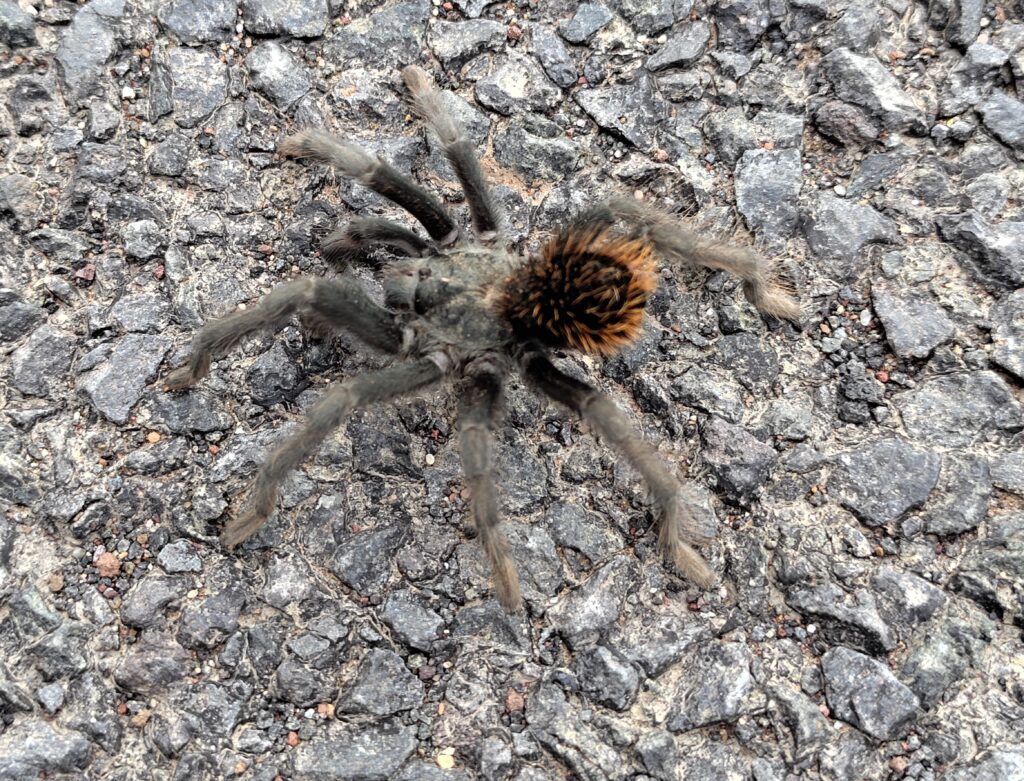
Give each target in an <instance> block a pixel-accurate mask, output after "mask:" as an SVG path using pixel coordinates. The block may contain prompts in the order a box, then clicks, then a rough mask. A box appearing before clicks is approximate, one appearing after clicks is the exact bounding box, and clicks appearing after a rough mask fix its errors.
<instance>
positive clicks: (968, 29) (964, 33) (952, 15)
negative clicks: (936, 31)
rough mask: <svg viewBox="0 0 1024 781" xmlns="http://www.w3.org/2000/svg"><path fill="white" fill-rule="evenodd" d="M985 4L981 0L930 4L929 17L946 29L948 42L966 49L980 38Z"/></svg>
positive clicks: (960, 0)
mask: <svg viewBox="0 0 1024 781" xmlns="http://www.w3.org/2000/svg"><path fill="white" fill-rule="evenodd" d="M984 10H985V4H984V3H982V2H981V1H980V0H950V1H949V2H945V0H943V2H936V3H931V4H929V8H928V11H929V15H930V16H931V17H932V21H933V22H935V23H937V26H940V27H944V28H945V34H946V40H947V41H949V42H950V43H951V44H953V45H954V46H958V47H960V48H961V49H964V48H966V47H968V46H970V45H971V44H972V43H974V41H975V40H976V39H977V38H978V33H980V32H981V17H982V14H983V13H984Z"/></svg>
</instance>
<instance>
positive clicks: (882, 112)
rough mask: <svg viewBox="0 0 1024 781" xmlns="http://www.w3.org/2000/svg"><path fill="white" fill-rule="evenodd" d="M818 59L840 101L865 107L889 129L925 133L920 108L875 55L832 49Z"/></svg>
mask: <svg viewBox="0 0 1024 781" xmlns="http://www.w3.org/2000/svg"><path fill="white" fill-rule="evenodd" d="M821 62H822V66H823V67H824V70H825V74H826V75H827V76H828V79H829V81H830V82H831V83H832V89H833V90H835V93H836V95H837V96H838V97H839V99H840V100H844V101H846V102H847V103H852V104H854V105H855V106H860V107H861V108H863V109H865V110H866V111H868V112H869V113H870V114H871V116H872V117H874V118H876V119H878V120H879V121H880V122H881V123H882V125H883V126H884V127H885V128H886V129H888V130H910V131H911V132H914V133H916V134H918V135H924V134H925V133H926V132H928V125H927V124H926V123H925V120H924V116H923V114H922V112H921V109H920V108H918V106H917V105H916V104H915V103H914V101H912V100H911V99H910V98H909V97H907V95H906V94H905V93H904V92H903V90H902V89H901V88H900V85H899V83H898V82H897V81H896V79H895V78H894V77H893V75H892V74H891V73H890V72H889V71H888V70H886V68H885V66H883V65H882V63H880V62H879V61H878V60H876V59H875V58H874V57H862V56H861V55H859V54H854V53H853V52H852V51H850V50H849V49H834V50H833V51H831V52H829V53H828V54H827V55H825V57H824V58H823V59H822V61H821Z"/></svg>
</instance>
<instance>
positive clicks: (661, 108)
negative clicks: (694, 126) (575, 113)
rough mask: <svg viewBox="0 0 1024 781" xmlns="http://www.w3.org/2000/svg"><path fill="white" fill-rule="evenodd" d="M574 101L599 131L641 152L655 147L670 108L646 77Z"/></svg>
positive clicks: (590, 91)
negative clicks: (656, 131)
mask: <svg viewBox="0 0 1024 781" xmlns="http://www.w3.org/2000/svg"><path fill="white" fill-rule="evenodd" d="M573 97H574V99H575V100H576V102H577V103H578V104H579V105H580V108H582V109H583V110H584V111H585V112H587V114H588V115H590V118H591V119H593V120H594V121H595V122H596V123H597V124H598V125H599V126H600V127H602V128H604V129H605V130H607V131H609V132H610V133H613V134H615V135H617V136H621V137H622V138H625V139H626V140H627V141H628V142H629V143H630V144H632V145H633V146H635V147H639V148H640V149H648V148H650V147H651V146H652V145H653V144H654V132H655V130H656V128H657V126H658V125H659V124H660V123H661V122H663V121H664V120H665V118H666V117H667V115H668V109H667V104H666V103H665V102H664V101H663V100H662V99H661V98H660V97H658V95H657V93H656V92H655V90H654V81H653V79H652V78H651V77H650V76H649V75H648V74H647V73H640V74H639V75H638V76H637V77H636V79H635V80H634V81H633V82H632V83H630V84H615V85H611V86H607V87H596V88H594V89H582V90H579V91H577V92H576V93H575V95H574V96H573Z"/></svg>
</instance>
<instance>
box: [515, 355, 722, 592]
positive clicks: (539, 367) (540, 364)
mask: <svg viewBox="0 0 1024 781" xmlns="http://www.w3.org/2000/svg"><path fill="white" fill-rule="evenodd" d="M521 365H522V369H523V374H524V375H525V376H526V377H527V379H529V380H530V381H532V382H533V383H534V384H535V385H536V386H537V387H538V388H540V389H541V390H542V391H543V392H544V393H545V394H547V395H548V396H550V397H551V398H552V399H554V400H555V401H558V402H561V403H562V404H565V405H566V406H567V407H569V408H570V409H572V410H574V411H575V412H576V413H577V414H579V416H580V417H582V418H583V419H584V420H585V421H586V422H587V423H588V424H589V425H590V426H591V428H592V429H593V430H594V431H595V432H596V433H597V434H599V435H600V436H601V437H603V438H604V440H605V441H606V442H607V443H608V444H609V445H610V446H611V447H613V448H615V449H616V450H618V451H619V452H621V453H622V454H623V455H625V456H626V459H627V460H628V461H629V463H630V464H631V465H632V466H633V468H634V469H636V471H637V472H639V473H640V475H641V476H642V477H643V478H644V480H645V481H646V482H647V485H648V486H649V487H650V489H651V498H652V500H653V502H654V504H655V505H656V506H657V507H658V509H659V510H660V511H661V520H660V524H659V535H658V539H659V542H660V544H661V549H662V551H663V552H664V554H665V556H666V557H667V558H669V559H670V560H671V561H672V563H673V564H675V565H676V567H678V568H679V571H680V572H682V574H683V575H685V576H686V577H687V578H689V579H690V580H691V581H693V582H694V583H695V584H697V585H698V586H700V587H701V588H705V589H707V588H711V587H712V586H713V585H714V584H715V581H716V577H715V574H714V572H712V570H711V568H710V567H709V566H708V565H707V562H705V561H704V559H703V557H701V555H700V554H699V553H697V551H696V550H694V549H693V548H692V547H691V546H690V544H689V542H688V540H689V541H694V542H697V541H703V540H704V535H702V534H701V533H700V532H699V531H698V529H697V525H696V522H695V521H694V519H693V515H692V514H691V512H690V510H689V508H688V507H687V505H686V502H685V500H684V499H683V498H682V496H681V495H680V490H681V486H680V485H679V482H678V481H677V480H676V478H675V477H673V476H672V475H671V474H670V473H669V471H668V470H667V469H666V468H665V465H664V463H663V462H662V460H661V459H660V458H659V457H658V455H657V453H655V452H654V450H652V449H651V447H650V446H649V445H648V444H647V443H645V442H644V441H643V439H641V437H640V435H639V434H638V433H637V432H636V431H635V430H634V428H633V426H632V425H630V423H629V420H628V419H627V417H626V416H625V415H624V414H623V412H622V411H621V410H620V409H619V408H618V407H617V406H615V403H614V402H612V400H611V399H609V398H608V397H607V396H605V395H604V394H602V393H600V392H599V391H598V390H597V389H595V388H593V387H591V386H590V385H588V384H587V383H585V382H581V381H579V380H577V379H575V378H574V377H570V376H569V375H568V374H565V373H564V372H562V371H560V370H559V369H558V368H557V367H556V366H555V365H554V364H553V363H551V361H550V360H549V359H548V358H547V356H546V355H544V354H543V353H541V352H539V351H528V352H526V353H525V354H524V355H523V358H522V360H521Z"/></svg>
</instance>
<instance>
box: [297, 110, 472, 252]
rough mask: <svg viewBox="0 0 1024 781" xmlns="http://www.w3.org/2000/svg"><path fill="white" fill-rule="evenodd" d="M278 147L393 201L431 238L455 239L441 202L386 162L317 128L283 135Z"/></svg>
mask: <svg viewBox="0 0 1024 781" xmlns="http://www.w3.org/2000/svg"><path fill="white" fill-rule="evenodd" d="M278 150H279V151H280V152H281V154H283V155H286V156H288V157H311V158H313V159H314V160H316V161H318V162H321V163H326V164H327V165H332V166H334V167H335V168H337V169H338V170H339V171H340V172H341V173H342V174H344V175H345V176H348V177H351V178H352V179H355V180H356V181H358V182H359V183H360V184H363V185H365V186H366V187H369V188H370V189H371V190H373V191H374V192H377V193H379V194H380V195H383V196H384V197H385V198H387V199H389V200H391V201H394V202H395V203H397V204H398V205H399V206H401V207H402V208H403V209H405V210H406V211H407V212H409V213H410V214H411V215H412V216H413V217H415V218H416V219H417V220H419V221H420V223H421V224H422V225H423V227H424V228H426V229H427V233H429V234H430V237H431V238H432V239H434V241H437V242H439V243H440V244H442V245H448V244H451V243H452V242H454V241H455V240H456V239H457V238H458V236H459V229H458V227H457V226H456V225H455V222H454V220H452V218H451V216H450V215H449V214H448V213H447V212H446V211H445V210H444V207H443V206H442V205H441V202H440V201H438V200H437V199H436V198H435V197H434V196H432V195H430V193H428V192H427V191H426V190H424V189H423V188H422V187H420V186H419V185H418V184H416V183H415V182H413V181H411V180H409V179H408V178H406V177H405V176H403V175H402V174H400V173H399V172H398V171H396V170H395V169H394V168H392V167H391V165H389V164H388V163H387V162H385V161H384V160H381V159H380V158H379V157H374V156H372V155H370V154H368V153H367V152H366V151H365V150H363V149H361V148H360V147H358V146H355V145H354V144H348V143H346V142H344V141H341V140H340V139H338V138H335V137H334V136H332V135H330V134H329V133H324V132H323V131H320V130H304V131H302V132H301V133H299V134H297V135H294V136H291V137H289V138H286V139H285V140H284V141H282V142H281V144H280V146H279V147H278Z"/></svg>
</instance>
